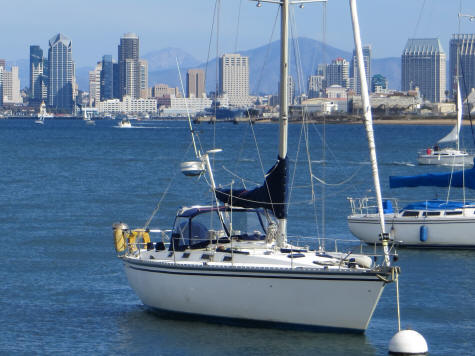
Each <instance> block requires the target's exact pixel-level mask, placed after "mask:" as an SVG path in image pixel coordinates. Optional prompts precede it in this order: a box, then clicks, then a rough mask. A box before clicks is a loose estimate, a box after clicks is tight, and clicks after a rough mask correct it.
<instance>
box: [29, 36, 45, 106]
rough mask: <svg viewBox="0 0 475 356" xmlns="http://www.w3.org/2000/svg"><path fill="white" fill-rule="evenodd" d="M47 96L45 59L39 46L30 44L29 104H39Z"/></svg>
mask: <svg viewBox="0 0 475 356" xmlns="http://www.w3.org/2000/svg"><path fill="white" fill-rule="evenodd" d="M46 98H47V78H46V75H45V59H44V57H43V50H42V49H41V48H40V46H36V45H33V46H30V104H40V103H41V101H43V100H46Z"/></svg>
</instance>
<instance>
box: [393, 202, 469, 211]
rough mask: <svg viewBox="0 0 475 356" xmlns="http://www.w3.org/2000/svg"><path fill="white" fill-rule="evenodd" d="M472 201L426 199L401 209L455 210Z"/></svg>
mask: <svg viewBox="0 0 475 356" xmlns="http://www.w3.org/2000/svg"><path fill="white" fill-rule="evenodd" d="M473 204H474V202H471V201H470V202H469V201H466V202H465V203H463V202H458V201H450V200H449V201H445V200H427V201H420V202H416V203H411V204H409V205H406V206H405V207H404V208H403V209H402V210H455V209H461V208H463V207H464V206H466V205H473Z"/></svg>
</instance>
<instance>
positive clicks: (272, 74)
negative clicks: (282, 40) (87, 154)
mask: <svg viewBox="0 0 475 356" xmlns="http://www.w3.org/2000/svg"><path fill="white" fill-rule="evenodd" d="M297 47H298V49H299V51H298V53H299V55H298V56H297V55H296V53H297V51H296V50H295V48H297ZM239 53H240V54H241V55H243V56H248V57H249V66H250V71H249V77H250V90H251V93H252V94H264V93H265V94H276V93H277V90H278V82H279V56H280V45H279V42H278V41H275V42H272V43H270V44H269V45H265V46H261V47H258V48H254V49H251V50H247V51H239ZM289 53H290V56H291V58H290V63H291V68H293V69H292V73H291V75H292V76H293V78H294V81H295V85H296V88H297V89H298V88H299V87H301V88H303V89H305V88H306V86H307V77H308V76H309V75H311V74H313V73H315V71H316V69H317V66H318V64H323V63H330V62H331V61H332V59H335V58H337V57H343V58H345V59H347V60H350V59H351V53H350V52H347V51H343V50H340V49H338V48H335V47H332V46H329V45H324V44H323V43H322V42H320V41H317V40H313V39H309V38H304V37H301V38H299V39H298V46H294V45H293V43H292V44H291V46H290V52H289ZM142 58H143V59H146V60H147V61H148V69H149V85H154V84H158V83H164V84H167V85H169V86H172V87H180V78H179V77H178V71H177V68H176V58H178V61H179V64H180V70H181V72H182V75H183V76H185V73H186V71H187V70H188V69H190V68H203V69H204V70H205V71H206V78H207V79H206V90H207V91H214V90H216V74H217V71H216V68H217V67H216V63H217V62H216V59H213V60H211V61H210V62H208V63H207V64H206V63H200V61H199V60H198V59H196V58H195V57H193V56H192V55H191V54H189V53H187V52H185V51H183V50H181V49H179V48H165V49H161V50H158V51H153V52H149V53H147V54H145V55H143V56H142ZM296 58H300V63H301V68H302V73H303V82H302V83H299V81H298V80H297V79H298V76H297V74H296V70H295V65H294V63H295V62H296ZM9 64H14V65H18V66H19V67H20V68H19V72H20V81H21V87H22V88H24V87H27V86H29V61H28V60H27V59H21V60H17V61H15V62H10V63H9ZM92 69H93V66H87V67H78V68H76V80H77V82H78V86H79V89H80V90H84V91H88V90H89V71H91V70H92ZM371 71H372V75H374V74H382V75H383V76H385V77H386V78H387V79H388V81H389V86H390V88H392V89H399V88H400V85H401V60H400V58H380V59H373V61H372V68H371ZM184 80H185V77H183V81H184ZM297 92H299V90H297Z"/></svg>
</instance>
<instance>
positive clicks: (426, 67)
mask: <svg viewBox="0 0 475 356" xmlns="http://www.w3.org/2000/svg"><path fill="white" fill-rule="evenodd" d="M445 58H446V56H445V52H444V50H443V49H442V45H441V44H440V41H439V39H437V38H427V39H409V40H408V41H407V44H406V47H405V48H404V51H403V53H402V56H401V64H402V66H401V69H402V73H401V90H403V91H408V90H414V89H415V88H416V87H418V88H419V91H420V93H421V96H422V97H423V98H424V99H425V100H429V101H431V102H434V103H435V102H441V101H444V100H445V90H446V62H445V61H446V59H445Z"/></svg>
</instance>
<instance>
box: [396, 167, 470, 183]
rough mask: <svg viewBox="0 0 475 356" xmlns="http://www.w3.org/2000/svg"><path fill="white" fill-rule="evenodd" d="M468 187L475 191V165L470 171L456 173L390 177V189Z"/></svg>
mask: <svg viewBox="0 0 475 356" xmlns="http://www.w3.org/2000/svg"><path fill="white" fill-rule="evenodd" d="M449 185H450V186H452V187H459V188H462V187H466V188H470V189H475V165H474V167H472V168H470V169H464V170H462V171H457V172H454V173H429V174H421V175H418V176H391V177H389V187H390V188H401V187H420V186H430V187H448V186H449Z"/></svg>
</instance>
